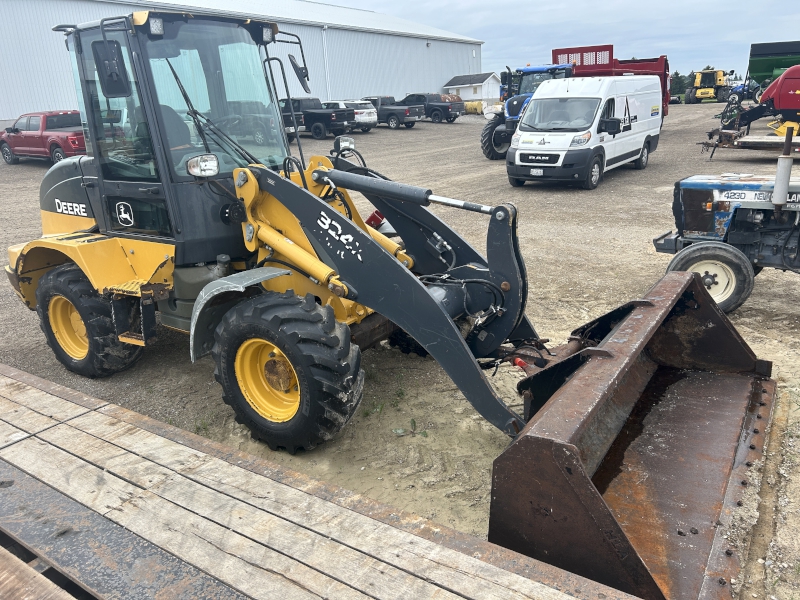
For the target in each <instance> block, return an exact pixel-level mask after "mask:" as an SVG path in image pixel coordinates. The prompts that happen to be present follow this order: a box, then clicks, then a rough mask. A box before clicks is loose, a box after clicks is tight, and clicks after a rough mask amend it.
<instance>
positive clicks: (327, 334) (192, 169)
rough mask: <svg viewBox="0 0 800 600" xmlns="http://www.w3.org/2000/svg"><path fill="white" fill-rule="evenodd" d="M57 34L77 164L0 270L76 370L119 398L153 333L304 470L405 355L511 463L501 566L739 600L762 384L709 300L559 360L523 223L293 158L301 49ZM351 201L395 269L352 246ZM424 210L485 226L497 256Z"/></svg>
mask: <svg viewBox="0 0 800 600" xmlns="http://www.w3.org/2000/svg"><path fill="white" fill-rule="evenodd" d="M55 29H56V30H57V31H60V32H63V33H64V34H65V35H66V41H67V47H68V49H69V52H70V57H71V60H72V66H73V71H74V74H75V80H76V82H77V83H78V90H77V91H78V98H79V104H80V112H81V115H82V119H83V122H84V127H85V135H86V142H87V149H88V154H87V156H82V157H74V158H70V159H66V160H63V161H61V162H59V163H57V164H55V165H54V166H53V167H52V168H51V169H50V170H49V171H48V172H47V174H46V175H45V176H44V180H43V182H42V185H41V218H42V233H43V235H42V237H41V238H40V239H37V240H33V241H31V242H28V243H24V244H20V245H18V246H14V247H12V248H10V249H9V263H10V264H9V266H8V267H7V268H6V271H7V273H8V277H9V280H10V282H11V285H12V286H13V287H14V289H15V290H16V292H17V294H18V295H19V297H20V299H21V300H22V301H23V302H24V303H25V305H26V306H27V307H28V308H29V309H31V310H35V311H37V313H38V315H39V319H40V322H41V327H42V329H43V331H44V334H45V337H46V339H47V343H48V344H49V345H50V347H51V348H52V350H53V352H55V354H56V356H57V358H58V360H59V361H61V363H62V364H63V365H64V366H65V367H66V368H67V369H69V370H71V371H74V372H76V373H79V374H81V375H84V376H87V377H103V376H109V375H112V374H113V373H116V372H118V371H121V370H123V369H126V368H128V367H130V366H131V365H133V364H134V363H135V362H136V360H137V359H138V358H139V357H140V356H141V355H142V352H143V351H146V349H147V346H148V345H150V344H151V343H152V342H153V341H154V340H155V339H156V338H157V337H158V335H159V330H160V328H161V327H167V328H171V329H176V330H179V331H182V332H185V333H187V334H188V346H189V352H190V354H191V357H192V360H196V359H197V358H198V357H201V356H204V355H206V354H211V355H212V357H213V360H214V362H215V365H216V370H215V375H216V379H217V381H218V382H219V383H220V385H221V386H222V391H223V394H224V398H225V401H226V402H227V403H229V404H230V405H231V407H232V408H233V410H234V411H235V413H236V416H237V418H238V419H239V420H240V421H241V422H242V423H244V424H246V425H247V426H248V427H249V428H250V429H251V431H252V433H253V435H254V436H255V437H257V438H259V439H261V440H264V441H265V442H266V443H267V444H268V445H269V446H270V447H271V448H273V449H278V448H285V449H286V450H288V451H289V452H295V451H297V450H299V449H305V450H309V449H311V448H313V447H314V446H316V445H318V444H320V443H321V442H324V441H326V440H328V439H330V438H331V437H332V436H334V435H335V434H336V433H337V432H338V431H339V430H341V429H342V427H343V426H344V425H345V424H346V423H347V421H348V420H349V419H350V417H351V416H352V415H353V413H354V411H355V410H356V407H357V406H358V403H359V401H360V400H361V397H362V393H363V387H364V374H363V371H362V369H361V351H362V350H363V349H365V348H369V347H370V346H371V345H373V344H375V343H377V342H379V341H381V340H383V339H385V338H387V337H389V336H394V337H395V339H399V340H401V341H402V340H405V341H406V342H408V343H409V344H411V343H412V342H415V343H417V344H419V345H420V346H422V347H423V348H424V349H425V350H426V351H427V352H429V353H430V354H431V355H432V356H433V358H435V359H436V360H437V361H438V362H439V363H440V364H441V366H442V367H443V368H444V370H445V371H446V372H447V374H448V375H449V376H450V377H451V378H452V379H453V381H454V382H455V383H456V385H457V386H458V387H459V389H460V390H461V391H462V392H463V393H464V395H465V397H466V399H467V400H468V401H469V402H470V403H471V404H472V405H473V406H474V407H475V409H476V410H477V411H478V412H479V413H480V414H481V415H483V417H485V418H486V419H487V420H488V421H489V422H491V423H492V424H493V425H495V426H496V427H497V428H499V429H500V430H502V431H503V432H505V433H506V434H508V435H509V436H510V438H511V439H512V442H511V445H510V446H509V447H508V449H507V450H506V451H505V452H504V453H503V454H502V455H501V456H500V457H498V459H497V461H496V463H495V471H494V478H493V488H494V491H493V494H492V508H491V510H492V513H491V524H490V530H489V536H490V539H491V540H493V541H496V542H497V543H500V544H502V545H505V546H507V547H510V548H513V549H516V550H519V551H521V552H524V553H526V554H528V555H530V556H534V557H536V558H540V559H542V560H544V561H547V562H550V563H553V564H555V565H557V566H562V567H565V568H568V569H570V570H571V571H574V572H575V573H578V574H582V575H587V576H588V577H590V578H592V579H595V580H597V581H600V582H602V583H605V584H610V585H612V586H615V587H617V588H619V589H621V590H623V591H625V592H629V593H632V594H635V595H638V596H641V597H643V598H653V599H663V598H675V599H678V598H681V599H684V598H692V597H698V596H700V595H702V597H704V598H711V597H714V598H718V597H719V598H721V597H723V596H724V594H725V593H728V590H729V589H730V586H729V584H728V582H730V581H731V579H732V578H733V577H735V575H736V572H737V569H738V565H739V561H740V559H741V556H742V554H741V552H743V550H744V549H743V548H740V547H734V546H731V545H730V543H731V542H732V538H730V539H729V538H728V537H727V535H726V527H727V525H728V524H730V522H731V520H732V518H733V516H734V514H735V512H736V510H737V501H739V500H740V498H741V490H742V489H743V487H742V486H743V484H744V483H746V480H747V469H748V468H749V466H750V465H753V464H757V463H758V461H759V460H760V458H761V455H762V453H763V448H764V432H765V430H766V428H767V427H768V425H769V422H770V416H771V414H772V400H773V395H774V384H773V382H772V381H771V380H770V379H769V376H770V363H768V362H766V361H762V360H759V359H757V358H756V356H755V355H754V354H753V352H752V351H751V350H750V348H749V347H748V346H747V344H746V343H745V342H744V340H742V338H741V337H740V336H739V335H738V334H737V332H736V331H735V330H734V328H733V327H732V326H731V324H730V322H729V321H728V320H727V319H726V317H725V315H724V314H723V313H722V312H721V311H720V310H719V308H718V307H717V306H716V305H715V304H714V302H713V301H712V300H711V298H710V296H709V295H708V293H707V291H706V289H705V288H704V287H703V285H702V284H701V282H700V279H699V277H698V276H696V275H693V274H690V273H670V274H668V275H667V276H666V277H665V278H664V279H662V280H661V281H660V282H658V283H657V284H656V285H655V286H654V287H653V289H652V290H651V291H650V292H649V293H647V294H646V295H645V296H644V298H641V299H637V300H634V301H632V302H629V303H627V304H625V305H623V306H621V307H619V308H617V309H615V310H613V311H612V312H610V313H608V314H606V315H604V316H602V317H600V318H598V319H596V320H594V321H592V322H591V323H588V324H586V325H584V326H582V327H580V328H579V329H576V330H575V331H574V332H573V335H572V336H571V338H570V340H569V341H568V343H567V344H565V345H563V346H560V347H558V348H550V347H548V345H547V340H544V339H542V338H540V337H539V335H537V333H536V330H535V329H534V327H533V326H532V325H531V323H530V321H529V320H528V318H527V316H526V312H525V308H526V301H527V297H528V286H529V282H528V278H527V274H526V268H525V262H524V260H523V258H522V253H521V251H520V248H519V242H518V239H517V219H518V215H517V209H516V208H515V207H514V206H513V205H512V204H508V203H501V204H498V205H484V204H476V203H470V202H465V201H461V200H456V199H452V198H448V197H445V196H439V195H436V194H434V193H433V192H432V191H431V190H429V189H425V188H420V187H414V186H410V185H405V184H402V183H397V182H394V181H390V180H389V179H387V178H386V177H384V176H383V175H381V174H380V173H378V172H377V171H375V170H373V169H371V168H370V167H368V166H367V165H366V162H365V160H364V158H363V157H362V155H361V154H360V153H359V152H358V151H357V150H356V149H355V147H354V144H353V140H352V139H349V138H344V137H340V138H337V139H336V140H335V142H334V148H333V150H332V151H331V153H330V154H329V155H327V156H313V157H311V158H309V159H308V160H305V158H304V156H303V154H302V151H301V152H300V156H299V158H296V157H293V156H292V155H291V153H290V151H289V144H288V141H287V133H286V127H287V124H286V123H284V121H283V119H282V116H281V112H280V110H279V109H278V106H277V98H278V97H279V96H278V95H277V91H276V90H277V85H276V80H277V81H279V82H282V84H283V87H284V89H285V90H286V93H287V95H288V84H287V81H286V74H285V71H284V62H285V61H284V60H283V59H282V58H281V56H280V52H278V50H277V49H278V48H282V49H285V46H282V45H281V44H290V45H291V46H290V48H292V47H296V48H298V50H299V53H300V57H301V58H300V60H297V59H295V58H294V56H293V55H288V57H285V58H287V59H288V62H289V63H291V66H292V67H293V70H294V71H295V74H296V75H297V76H298V77H299V78H300V81H301V83H302V84H303V85H304V87H307V84H306V82H307V81H308V70H307V68H306V66H305V59H304V57H303V47H302V45H301V41H300V39H299V38H298V37H297V36H294V35H291V34H287V33H283V32H280V31H279V30H278V28H277V26H276V25H275V24H273V23H269V22H265V21H262V20H259V19H256V18H248V19H244V18H223V17H220V16H214V15H205V14H203V12H202V10H198V11H197V12H195V11H193V12H192V14H185V13H184V14H182V13H157V12H140V13H134V14H132V15H126V16H121V17H115V18H106V19H103V20H101V21H99V22H95V23H88V24H84V25H60V26H58V27H56V28H55ZM287 105H288V106H291V105H292V103H291V102H288V104H287ZM293 124H294V120H292V121H291V122H290V123H289V124H288V125H289V126H292V125H293ZM257 132H258V133H259V135H254V134H256V133H257ZM290 133H292V132H291V131H290ZM353 191H358V192H360V193H362V194H363V195H364V196H365V197H366V198H367V199H368V200H369V201H370V202H371V203H372V204H373V205H374V207H375V208H376V209H378V210H379V211H380V212H381V213H382V214H383V215H384V216H385V217H386V218H387V219H388V220H389V221H390V223H391V225H392V227H393V228H394V229H395V230H396V232H397V233H398V235H399V238H400V240H402V243H400V242H399V241H397V240H393V239H389V238H387V237H385V236H383V235H382V234H380V233H379V232H378V231H376V230H375V229H373V228H371V227H369V226H368V225H367V224H366V223H365V222H364V220H363V219H362V217H361V215H360V214H359V212H358V211H357V209H356V207H355V205H354V203H353V199H352V197H351V193H352V192H353ZM431 204H440V205H446V206H450V207H455V208H458V209H462V210H467V211H472V212H474V213H476V215H482V216H483V218H485V219H486V223H487V229H488V231H487V242H486V255H485V256H484V255H483V254H481V253H480V252H478V251H477V250H475V249H474V248H473V247H472V246H471V245H470V244H469V243H468V242H467V241H466V240H465V239H464V238H463V237H461V236H460V235H458V234H457V233H456V232H455V231H453V229H451V228H450V227H449V226H448V225H447V224H446V223H445V222H443V221H442V220H441V219H440V218H438V217H437V216H436V215H435V214H434V213H433V212H431V211H430V210H428V208H427V207H428V206H429V205H431ZM499 361H509V362H513V363H514V364H517V365H518V366H520V367H522V368H524V369H525V370H526V372H527V373H528V376H527V377H526V378H525V379H524V380H522V382H521V383H520V386H519V392H520V393H521V394H522V397H523V398H524V405H525V411H524V414H517V413H516V412H515V411H513V410H511V408H509V406H508V403H507V402H506V400H504V399H503V398H501V397H500V396H499V395H498V394H497V392H496V391H495V390H494V388H493V387H492V386H491V384H490V382H489V380H488V379H487V377H486V376H485V374H484V373H485V369H486V368H489V367H492V366H494V365H496V364H498V362H499ZM142 376H143V377H147V375H146V374H143V375H142ZM726 585H727V587H726ZM708 590H710V591H708Z"/></svg>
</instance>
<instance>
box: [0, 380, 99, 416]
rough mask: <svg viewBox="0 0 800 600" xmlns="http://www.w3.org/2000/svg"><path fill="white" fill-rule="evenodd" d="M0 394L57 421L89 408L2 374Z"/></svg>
mask: <svg viewBox="0 0 800 600" xmlns="http://www.w3.org/2000/svg"><path fill="white" fill-rule="evenodd" d="M0 396H2V397H3V398H6V399H8V400H12V401H14V402H16V403H17V404H21V405H22V406H27V407H28V408H30V409H31V410H35V411H36V412H38V413H41V414H43V415H46V416H48V417H51V418H53V419H55V420H57V421H67V420H69V419H72V418H73V417H77V416H78V415H82V414H83V413H85V412H87V411H88V410H89V409H87V408H86V407H84V406H80V405H79V404H75V403H74V402H70V401H69V400H64V399H63V398H58V397H56V396H54V395H52V394H49V393H47V392H44V391H42V390H38V389H36V388H34V387H31V386H29V385H27V384H24V383H21V382H19V381H15V380H13V379H10V378H8V377H4V376H3V375H0Z"/></svg>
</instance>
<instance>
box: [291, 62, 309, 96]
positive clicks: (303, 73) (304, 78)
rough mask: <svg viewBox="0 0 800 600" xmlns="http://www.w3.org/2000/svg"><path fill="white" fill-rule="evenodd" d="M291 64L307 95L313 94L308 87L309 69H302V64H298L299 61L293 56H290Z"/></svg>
mask: <svg viewBox="0 0 800 600" xmlns="http://www.w3.org/2000/svg"><path fill="white" fill-rule="evenodd" d="M289 62H290V63H292V68H293V69H294V73H295V75H297V79H298V81H300V85H302V86H303V89H304V90H305V92H306V94H310V93H311V89H310V88H309V87H308V83H307V82H308V68H307V67H301V66H300V64H299V63H298V62H297V59H296V58H295V57H294V56H292V55H291V54H290V55H289Z"/></svg>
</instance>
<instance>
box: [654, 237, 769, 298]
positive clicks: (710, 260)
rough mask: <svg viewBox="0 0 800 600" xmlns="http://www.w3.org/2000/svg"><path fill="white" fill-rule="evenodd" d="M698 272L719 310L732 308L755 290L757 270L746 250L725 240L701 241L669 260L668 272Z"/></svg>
mask: <svg viewBox="0 0 800 600" xmlns="http://www.w3.org/2000/svg"><path fill="white" fill-rule="evenodd" d="M670 271H690V272H693V273H698V274H699V275H700V279H701V281H702V283H703V285H704V286H705V288H706V289H707V290H708V293H709V294H711V297H712V298H713V299H714V302H716V303H717V306H719V308H720V310H722V311H723V312H726V313H729V312H733V311H734V310H736V309H737V308H739V307H740V306H741V305H742V304H744V302H745V300H747V298H748V297H749V296H750V294H751V292H752V291H753V284H754V283H755V273H754V271H753V265H752V264H751V263H750V260H749V259H748V258H747V257H746V256H745V255H744V253H743V252H742V251H741V250H739V249H738V248H734V247H733V246H730V245H728V244H723V243H722V242H700V243H697V244H692V245H691V246H689V247H687V248H684V249H683V250H681V251H680V252H678V254H676V255H675V257H674V258H673V259H672V261H671V262H670V263H669V266H668V267H667V272H670Z"/></svg>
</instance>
